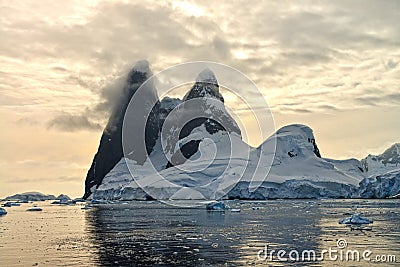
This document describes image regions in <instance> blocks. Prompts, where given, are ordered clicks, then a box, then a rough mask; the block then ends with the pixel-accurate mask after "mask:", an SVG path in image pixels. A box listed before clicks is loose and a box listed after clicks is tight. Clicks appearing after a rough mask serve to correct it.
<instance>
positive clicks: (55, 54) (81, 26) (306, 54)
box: [0, 0, 400, 176]
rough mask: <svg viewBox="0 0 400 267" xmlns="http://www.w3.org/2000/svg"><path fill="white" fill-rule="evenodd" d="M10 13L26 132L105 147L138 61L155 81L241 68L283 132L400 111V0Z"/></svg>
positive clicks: (2, 2) (5, 39)
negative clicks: (200, 65)
mask: <svg viewBox="0 0 400 267" xmlns="http://www.w3.org/2000/svg"><path fill="white" fill-rule="evenodd" d="M0 6H1V9H0V10H1V11H0V13H1V16H0V17H1V19H0V36H1V42H0V62H1V63H0V112H1V114H2V115H1V116H2V117H4V118H6V122H7V123H10V125H12V123H15V126H10V127H15V129H14V130H15V131H18V130H19V129H20V128H18V127H21V124H25V126H26V127H42V128H44V129H46V131H50V132H54V131H60V132H66V133H71V132H72V133H73V132H76V133H79V132H82V131H89V132H92V133H93V134H94V139H95V140H96V142H97V140H98V135H99V134H100V132H101V129H102V127H103V126H104V125H105V123H106V121H107V116H108V114H109V112H110V110H111V109H112V106H113V105H114V104H115V102H116V100H117V99H118V97H119V95H120V91H119V90H118V89H119V88H121V87H122V84H123V76H124V75H125V74H126V73H127V72H128V71H129V69H130V68H131V67H132V66H133V65H134V63H135V62H136V61H137V60H140V59H147V60H148V61H149V62H150V63H151V65H152V69H153V72H155V73H156V72H158V71H161V70H162V69H164V68H166V67H169V66H171V65H174V64H178V63H183V62H187V61H194V60H210V61H216V62H220V63H223V64H227V65H230V66H232V67H234V68H237V69H239V70H240V71H241V72H243V73H245V74H246V75H248V76H249V77H250V78H251V79H252V80H253V81H254V82H255V83H256V84H257V86H258V87H259V89H260V90H261V91H262V92H263V94H264V96H265V97H266V99H267V100H268V102H269V104H270V106H271V108H272V111H273V113H274V115H275V116H276V121H277V124H278V125H281V124H284V123H287V122H289V118H292V116H297V117H295V118H296V120H298V119H299V118H303V117H302V116H303V115H307V116H309V115H313V116H314V115H315V116H325V115H323V114H326V116H330V115H332V114H334V115H337V114H339V113H340V114H346V112H353V111H354V110H360V111H361V112H362V111H365V112H368V111H371V110H372V109H373V108H381V109H380V110H383V109H390V110H391V111H397V112H399V111H400V110H399V106H400V95H399V92H400V64H399V62H400V27H399V26H398V18H399V17H400V2H399V1H397V0H393V1H378V0H375V1H373V0H362V1H361V0H360V1H355V0H352V1H347V0H346V1H345V0H343V1H248V0H246V1H244V0H243V1H224V2H223V3H220V2H215V1H197V2H194V1H153V2H150V1H79V0H76V1H64V2H62V3H61V2H59V1H50V0H41V1H36V0H32V1H6V0H0ZM121 77H122V78H121ZM193 78H195V77H193ZM232 101H235V100H232ZM232 103H234V102H232ZM230 108H232V109H233V110H235V108H236V109H237V110H240V109H243V108H244V107H242V106H240V105H237V106H236V105H233V106H231V107H230ZM343 112H344V113H343ZM371 112H372V111H371ZM337 116H339V115H337ZM393 116H394V115H393ZM304 118H306V117H304ZM388 120H389V119H388ZM332 123H333V122H332ZM391 124H393V123H391V122H390V123H389V121H388V125H391ZM25 126H24V127H25ZM311 126H312V127H313V125H311ZM315 127H316V128H317V129H318V127H319V126H318V125H315ZM392 127H397V126H392ZM313 128H314V127H313ZM10 129H11V128H10ZM398 130H399V129H398V128H393V129H391V130H390V131H393V132H395V131H398ZM10 131H11V130H10ZM390 131H389V130H388V132H390ZM349 138H350V139H351V138H358V137H357V136H351V137H349ZM376 138H378V137H376ZM379 138H381V139H384V138H383V137H379ZM379 140H380V139H379ZM385 140H386V141H385V142H391V141H393V140H394V138H393V136H392V137H387V139H385ZM380 141H381V140H380ZM15 142H17V141H15ZM18 142H21V140H18ZM96 142H94V143H96ZM349 142H352V141H351V140H349ZM381 143H382V142H381ZM375 147H376V146H375ZM369 148H371V147H366V148H364V150H363V151H360V152H357V153H354V154H352V152H349V151H347V152H346V153H347V154H348V155H354V156H358V155H359V154H362V153H366V152H367V150H368V149H369ZM93 152H94V151H93ZM335 153H336V152H335ZM335 153H333V154H335ZM346 153H344V154H346ZM358 153H359V154H358ZM344 154H342V155H344ZM347 154H346V155H347ZM89 155H91V154H89ZM88 157H89V156H88ZM90 157H91V156H90ZM63 175H65V174H59V175H58V176H63Z"/></svg>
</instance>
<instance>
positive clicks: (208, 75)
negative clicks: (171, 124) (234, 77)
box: [183, 68, 224, 102]
mask: <svg viewBox="0 0 400 267" xmlns="http://www.w3.org/2000/svg"><path fill="white" fill-rule="evenodd" d="M207 97H212V98H215V99H218V100H220V101H221V102H224V98H223V96H222V95H221V93H220V92H219V85H218V81H217V78H216V77H215V75H214V73H213V72H212V71H211V70H210V69H208V68H207V69H204V70H203V71H202V72H200V73H199V75H198V76H197V78H196V83H195V84H194V85H193V87H192V89H190V90H189V92H188V93H187V94H186V95H185V97H184V98H183V101H186V100H190V99H193V98H207Z"/></svg>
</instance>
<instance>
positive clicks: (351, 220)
mask: <svg viewBox="0 0 400 267" xmlns="http://www.w3.org/2000/svg"><path fill="white" fill-rule="evenodd" d="M373 222H374V221H373V220H370V219H368V218H365V217H362V216H361V213H357V214H353V215H351V216H350V217H347V218H344V219H341V220H339V224H370V223H373Z"/></svg>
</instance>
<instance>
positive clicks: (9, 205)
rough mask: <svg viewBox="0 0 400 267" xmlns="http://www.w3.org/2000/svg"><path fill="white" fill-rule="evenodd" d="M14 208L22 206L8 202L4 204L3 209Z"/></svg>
mask: <svg viewBox="0 0 400 267" xmlns="http://www.w3.org/2000/svg"><path fill="white" fill-rule="evenodd" d="M13 206H21V204H20V203H16V202H6V203H4V204H3V207H13Z"/></svg>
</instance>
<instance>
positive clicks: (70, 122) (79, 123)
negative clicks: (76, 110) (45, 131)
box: [47, 114, 103, 132]
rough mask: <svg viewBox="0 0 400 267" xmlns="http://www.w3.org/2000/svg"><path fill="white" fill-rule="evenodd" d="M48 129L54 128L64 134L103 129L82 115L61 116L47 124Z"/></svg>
mask: <svg viewBox="0 0 400 267" xmlns="http://www.w3.org/2000/svg"><path fill="white" fill-rule="evenodd" d="M47 125H48V127H49V128H55V129H58V130H62V131H66V132H74V131H80V130H89V131H98V130H101V129H102V128H103V127H102V125H101V124H100V123H96V122H93V121H90V119H89V118H88V117H86V116H84V115H73V114H61V115H58V116H56V117H54V118H53V119H51V120H50V121H49V122H48V123H47Z"/></svg>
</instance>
